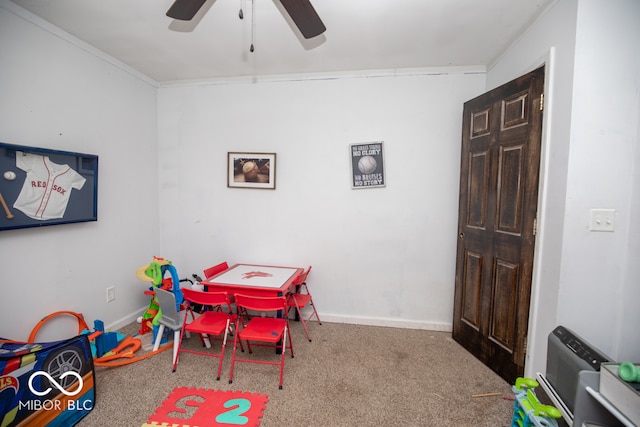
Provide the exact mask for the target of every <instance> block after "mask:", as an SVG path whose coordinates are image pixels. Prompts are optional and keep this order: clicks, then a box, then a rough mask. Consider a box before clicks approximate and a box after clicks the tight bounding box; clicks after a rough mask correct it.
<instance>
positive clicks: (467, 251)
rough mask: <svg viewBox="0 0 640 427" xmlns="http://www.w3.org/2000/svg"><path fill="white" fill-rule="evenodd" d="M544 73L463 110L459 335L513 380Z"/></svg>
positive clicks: (522, 319)
mask: <svg viewBox="0 0 640 427" xmlns="http://www.w3.org/2000/svg"><path fill="white" fill-rule="evenodd" d="M543 88H544V68H540V69H538V70H535V71H533V72H531V73H529V74H527V75H525V76H522V77H520V78H518V79H516V80H514V81H512V82H509V83H507V84H505V85H503V86H501V87H499V88H496V89H494V90H492V91H490V92H488V93H486V94H484V95H481V96H479V97H477V98H475V99H473V100H471V101H469V102H467V103H465V105H464V116H463V126H462V154H461V163H460V169H461V170H460V204H459V206H460V208H459V213H458V253H457V262H456V289H455V297H454V319H453V338H454V339H455V340H456V341H457V342H459V343H460V344H462V345H463V346H464V347H465V348H467V349H468V350H469V351H470V352H471V353H473V354H474V355H475V356H476V357H478V358H479V359H480V360H481V361H482V362H483V363H485V364H486V365H487V366H489V367H490V368H491V369H493V370H494V371H496V372H497V373H498V374H499V375H501V376H502V377H503V378H504V379H505V380H507V381H509V382H513V381H515V378H516V377H517V376H519V375H522V374H523V372H524V359H525V351H526V335H527V323H528V316H529V300H530V295H531V271H532V265H533V249H534V242H535V234H534V223H535V218H536V212H537V196H538V171H539V164H540V141H541V133H542V111H541V110H540V96H541V94H542V91H543Z"/></svg>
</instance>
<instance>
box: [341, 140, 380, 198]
mask: <svg viewBox="0 0 640 427" xmlns="http://www.w3.org/2000/svg"><path fill="white" fill-rule="evenodd" d="M349 153H350V155H351V188H354V189H355V188H376V187H384V186H385V179H384V151H383V148H382V141H380V142H366V143H360V144H351V145H350V146H349Z"/></svg>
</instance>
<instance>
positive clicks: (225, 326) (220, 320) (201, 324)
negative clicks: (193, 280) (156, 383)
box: [173, 288, 236, 380]
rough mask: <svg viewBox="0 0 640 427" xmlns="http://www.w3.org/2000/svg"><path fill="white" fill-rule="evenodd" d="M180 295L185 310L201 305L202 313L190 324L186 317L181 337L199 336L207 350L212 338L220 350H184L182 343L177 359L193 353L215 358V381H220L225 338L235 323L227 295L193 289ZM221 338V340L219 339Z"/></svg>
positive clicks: (184, 290)
mask: <svg viewBox="0 0 640 427" xmlns="http://www.w3.org/2000/svg"><path fill="white" fill-rule="evenodd" d="M182 295H183V296H184V300H185V302H187V303H188V304H189V306H188V308H187V310H191V307H192V305H194V304H200V305H202V307H203V309H204V311H203V312H202V314H200V315H199V316H197V317H196V318H195V319H194V320H193V321H192V322H190V323H187V316H185V321H184V324H183V326H182V335H184V334H185V332H190V333H193V334H200V335H201V336H202V338H203V339H204V342H205V345H206V347H207V348H210V347H211V344H210V341H209V340H210V339H211V338H212V337H216V338H213V339H214V340H216V341H222V349H221V350H220V352H219V353H215V352H213V351H196V350H190V349H185V348H183V347H182V341H181V342H180V346H179V347H178V357H179V356H180V353H194V354H200V355H202V356H210V357H217V358H218V359H219V362H218V374H217V376H216V380H219V379H220V372H222V361H223V360H224V350H225V348H226V346H227V337H228V335H229V332H230V326H231V322H232V321H235V317H236V316H235V315H233V314H231V313H232V311H231V302H230V301H229V295H228V294H227V293H226V292H202V291H197V290H194V289H188V288H182ZM213 307H222V310H220V311H215V310H213V309H212V308H213ZM220 337H222V338H220ZM177 364H178V359H176V360H175V361H174V365H173V370H174V371H175V370H176V367H177Z"/></svg>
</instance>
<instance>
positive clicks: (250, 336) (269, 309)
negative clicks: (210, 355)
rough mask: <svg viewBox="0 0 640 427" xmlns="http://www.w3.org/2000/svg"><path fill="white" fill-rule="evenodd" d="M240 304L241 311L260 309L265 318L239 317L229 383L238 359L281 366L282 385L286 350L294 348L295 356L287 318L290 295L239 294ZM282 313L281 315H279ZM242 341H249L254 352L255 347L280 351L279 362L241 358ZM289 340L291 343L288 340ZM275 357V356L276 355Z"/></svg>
mask: <svg viewBox="0 0 640 427" xmlns="http://www.w3.org/2000/svg"><path fill="white" fill-rule="evenodd" d="M235 297H236V306H237V307H238V312H239V313H248V312H249V311H252V312H260V313H261V314H262V313H264V315H265V317H261V316H254V317H252V318H251V320H248V319H247V317H248V316H247V315H246V314H242V315H240V316H239V317H238V321H237V323H236V324H237V327H236V334H235V337H234V342H233V353H232V356H231V369H230V372H229V384H231V383H232V382H233V369H234V367H235V364H236V362H245V363H260V364H264V365H279V366H280V384H279V388H280V389H282V380H283V378H284V356H285V353H286V350H287V349H289V350H290V351H291V357H292V358H293V342H292V341H291V331H290V330H289V319H287V316H286V313H287V298H286V297H285V296H281V297H256V296H248V295H242V294H236V295H235ZM278 316H280V317H278ZM247 320H248V321H247ZM242 340H245V341H246V342H247V349H248V351H249V353H252V350H251V346H252V345H253V346H260V347H271V348H276V349H277V350H278V351H280V355H279V359H280V360H279V361H273V360H267V359H264V358H263V359H259V358H257V357H254V358H240V357H238V354H237V346H238V343H240V346H241V350H242V351H244V349H243V348H242ZM287 340H288V343H287ZM272 357H273V356H272Z"/></svg>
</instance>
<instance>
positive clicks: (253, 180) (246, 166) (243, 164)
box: [227, 152, 276, 190]
mask: <svg viewBox="0 0 640 427" xmlns="http://www.w3.org/2000/svg"><path fill="white" fill-rule="evenodd" d="M227 187H230V188H262V189H267V190H275V188H276V153H235V152H229V153H227Z"/></svg>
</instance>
